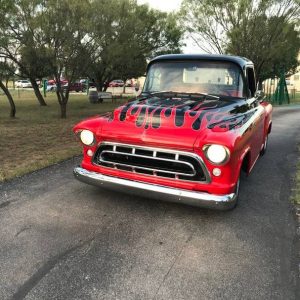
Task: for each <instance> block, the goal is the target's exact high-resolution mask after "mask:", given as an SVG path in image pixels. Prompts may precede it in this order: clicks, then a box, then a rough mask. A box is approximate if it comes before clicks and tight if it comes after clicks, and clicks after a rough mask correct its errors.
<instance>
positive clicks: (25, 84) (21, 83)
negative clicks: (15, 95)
mask: <svg viewBox="0 0 300 300" xmlns="http://www.w3.org/2000/svg"><path fill="white" fill-rule="evenodd" d="M15 86H16V87H17V88H30V87H32V85H31V82H30V81H29V80H23V79H22V80H18V81H16V83H15Z"/></svg>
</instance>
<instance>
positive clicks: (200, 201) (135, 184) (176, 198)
mask: <svg viewBox="0 0 300 300" xmlns="http://www.w3.org/2000/svg"><path fill="white" fill-rule="evenodd" d="M74 176H75V178H76V179H78V180H79V181H81V182H84V183H87V184H91V185H96V186H100V187H105V188H109V189H113V190H114V191H116V190H119V191H121V192H126V193H131V194H136V195H138V196H144V197H148V198H149V197H150V198H156V199H159V200H164V201H169V202H177V203H184V204H189V205H193V206H198V207H203V208H212V209H219V210H227V209H231V208H233V207H234V206H235V204H236V201H237V195H236V194H235V193H231V194H227V195H214V194H208V193H204V192H196V191H189V190H183V189H177V188H172V187H167V186H161V185H156V184H150V183H146V182H139V181H132V180H127V179H122V178H118V177H112V176H106V175H103V174H101V173H96V172H91V171H88V170H86V169H84V168H81V167H76V168H75V169H74Z"/></svg>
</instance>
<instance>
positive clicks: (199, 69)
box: [74, 54, 272, 210]
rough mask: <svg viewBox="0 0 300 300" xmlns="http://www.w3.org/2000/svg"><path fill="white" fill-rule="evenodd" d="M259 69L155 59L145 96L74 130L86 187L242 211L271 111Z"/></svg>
mask: <svg viewBox="0 0 300 300" xmlns="http://www.w3.org/2000/svg"><path fill="white" fill-rule="evenodd" d="M254 74H255V73H254V66H253V63H252V62H251V61H249V60H248V59H245V58H241V57H235V56H225V55H183V54H178V55H163V56H159V57H157V58H155V59H153V60H152V61H151V62H150V63H149V65H148V68H147V77H146V81H145V85H144V87H143V90H142V93H141V95H140V96H139V97H138V98H137V99H134V100H132V101H129V102H128V103H127V104H124V105H122V106H121V107H119V108H117V109H116V110H115V111H114V112H113V113H107V114H104V115H102V116H99V117H94V118H91V119H87V120H85V121H82V122H80V123H78V124H77V125H76V126H75V127H74V132H75V134H76V136H78V138H79V140H80V141H81V144H82V147H83V160H82V163H81V166H79V167H76V168H75V169H74V175H75V177H76V178H77V179H78V180H80V181H82V182H85V183H88V184H93V185H98V186H101V187H107V188H113V189H114V190H120V191H122V192H131V193H136V194H137V195H139V196H141V195H145V196H146V197H153V198H158V199H161V200H167V201H173V202H179V203H186V204H190V205H195V206H200V207H206V208H214V209H221V210H224V209H230V208H233V207H235V206H236V204H237V199H238V194H239V185H240V174H241V172H245V173H246V174H249V173H250V172H251V170H252V169H253V167H254V165H255V163H256V161H257V159H258V158H259V156H260V155H263V154H264V153H265V152H266V149H267V143H268V135H269V134H270V132H271V128H272V106H271V105H270V104H269V103H268V102H266V101H264V97H263V93H262V92H261V91H257V90H256V82H255V75H254Z"/></svg>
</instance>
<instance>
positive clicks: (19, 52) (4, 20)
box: [0, 0, 48, 106]
mask: <svg viewBox="0 0 300 300" xmlns="http://www.w3.org/2000/svg"><path fill="white" fill-rule="evenodd" d="M41 3H42V0H16V1H13V0H0V7H1V9H0V36H1V40H0V56H1V57H4V58H5V59H9V60H10V61H11V62H13V63H14V64H15V65H16V66H17V67H18V69H19V72H20V74H18V75H19V76H21V77H27V78H28V79H29V80H30V82H31V84H32V87H33V89H34V92H35V95H36V98H37V100H38V102H39V104H40V105H41V106H46V105H47V104H46V102H45V100H44V98H43V96H42V94H41V92H40V90H39V87H38V85H37V83H36V79H37V78H39V77H43V76H46V75H48V74H46V73H45V72H41V70H42V69H43V68H44V66H43V63H44V62H45V60H41V59H40V58H41V56H40V55H39V53H38V49H36V32H35V30H34V20H35V16H36V13H37V11H38V10H39V7H40V5H41ZM26 53H27V54H29V53H30V55H26ZM34 53H35V54H36V55H34ZM31 55H33V56H31ZM36 56H38V57H36ZM37 70H39V72H36V71H37Z"/></svg>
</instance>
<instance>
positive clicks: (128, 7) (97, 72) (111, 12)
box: [88, 0, 183, 90]
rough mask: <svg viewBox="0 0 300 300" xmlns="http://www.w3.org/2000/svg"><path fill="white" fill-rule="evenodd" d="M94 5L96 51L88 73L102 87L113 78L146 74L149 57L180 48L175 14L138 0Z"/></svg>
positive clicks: (93, 33) (91, 33) (97, 1)
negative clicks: (154, 8)
mask: <svg viewBox="0 0 300 300" xmlns="http://www.w3.org/2000/svg"><path fill="white" fill-rule="evenodd" d="M92 5H93V6H94V9H93V10H92V11H93V12H94V15H93V18H92V19H93V25H94V26H93V27H92V28H91V31H90V35H91V36H92V37H93V45H94V48H95V49H97V51H95V52H94V54H93V55H92V56H91V63H90V68H89V70H88V75H89V77H90V78H94V79H95V80H96V83H97V86H98V89H99V90H105V89H106V88H107V83H108V82H109V81H111V80H112V79H117V78H121V79H123V80H124V81H126V79H129V78H133V77H139V76H142V75H144V74H145V70H146V65H147V60H148V59H149V58H151V57H152V56H154V55H156V54H158V53H159V54H162V53H166V52H172V53H178V52H180V48H181V46H182V44H181V38H182V35H183V30H182V29H181V28H180V27H179V25H178V24H177V21H176V18H175V16H174V15H171V14H169V15H168V14H167V13H163V12H161V11H158V10H153V9H150V8H149V7H148V6H147V5H138V4H137V2H136V1H135V0H113V1H103V0H95V1H93V4H92ZM95 24H96V26H95Z"/></svg>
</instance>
